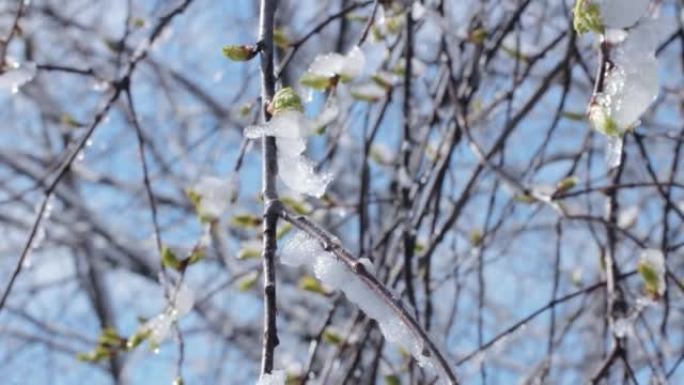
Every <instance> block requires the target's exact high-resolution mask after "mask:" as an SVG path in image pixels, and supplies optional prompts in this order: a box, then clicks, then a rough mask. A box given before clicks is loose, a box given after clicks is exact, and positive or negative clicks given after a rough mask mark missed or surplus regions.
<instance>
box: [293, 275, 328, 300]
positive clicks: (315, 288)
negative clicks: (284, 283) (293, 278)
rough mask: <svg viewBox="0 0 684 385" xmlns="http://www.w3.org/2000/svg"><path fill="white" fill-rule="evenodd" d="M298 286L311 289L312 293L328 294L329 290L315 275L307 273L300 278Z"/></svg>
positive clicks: (307, 289)
mask: <svg viewBox="0 0 684 385" xmlns="http://www.w3.org/2000/svg"><path fill="white" fill-rule="evenodd" d="M297 287H299V288H300V289H302V290H306V291H310V292H312V293H317V294H322V295H327V294H328V290H326V289H325V288H324V287H323V285H322V284H321V283H320V282H319V281H318V280H317V279H316V278H314V277H311V276H308V275H305V276H303V277H302V278H300V279H299V282H298V283H297Z"/></svg>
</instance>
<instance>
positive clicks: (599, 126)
mask: <svg viewBox="0 0 684 385" xmlns="http://www.w3.org/2000/svg"><path fill="white" fill-rule="evenodd" d="M589 122H590V123H591V125H592V127H594V129H595V130H596V131H598V132H600V133H602V134H603V135H607V136H620V135H622V133H621V132H620V128H619V127H618V125H617V122H615V120H613V118H612V117H611V116H610V115H609V114H608V112H607V111H606V109H605V108H604V107H602V106H600V105H598V104H594V105H592V106H591V107H590V108H589Z"/></svg>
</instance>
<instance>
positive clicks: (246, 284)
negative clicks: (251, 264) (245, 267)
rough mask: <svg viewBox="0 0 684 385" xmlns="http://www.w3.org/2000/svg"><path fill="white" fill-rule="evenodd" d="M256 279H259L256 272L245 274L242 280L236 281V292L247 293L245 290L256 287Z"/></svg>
mask: <svg viewBox="0 0 684 385" xmlns="http://www.w3.org/2000/svg"><path fill="white" fill-rule="evenodd" d="M258 278H259V273H258V272H256V271H252V272H250V273H248V274H246V275H245V276H243V277H242V278H240V279H239V280H238V281H237V287H238V290H240V291H247V290H249V289H251V288H253V287H254V286H255V285H256V283H257V280H258Z"/></svg>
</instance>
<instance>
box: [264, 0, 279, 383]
mask: <svg viewBox="0 0 684 385" xmlns="http://www.w3.org/2000/svg"><path fill="white" fill-rule="evenodd" d="M276 2H277V0H261V7H260V19H259V41H260V42H261V47H262V49H261V97H262V103H263V114H264V120H265V121H268V120H269V119H270V118H271V115H270V113H269V112H268V105H269V103H270V102H271V99H272V98H273V95H274V93H275V76H274V73H273V24H274V15H275V9H276V5H277V4H276ZM261 143H262V193H263V196H264V221H263V231H264V236H263V250H262V256H263V272H264V274H263V277H264V336H263V345H262V352H261V374H262V375H263V374H267V373H271V370H273V354H274V351H275V347H276V346H278V332H277V329H276V286H275V267H274V260H275V252H276V248H277V245H276V225H277V223H278V211H279V207H280V204H279V203H280V202H279V201H278V190H277V189H276V176H277V175H278V161H277V158H276V151H277V149H276V141H275V138H274V137H272V136H265V137H263V138H262V142H261Z"/></svg>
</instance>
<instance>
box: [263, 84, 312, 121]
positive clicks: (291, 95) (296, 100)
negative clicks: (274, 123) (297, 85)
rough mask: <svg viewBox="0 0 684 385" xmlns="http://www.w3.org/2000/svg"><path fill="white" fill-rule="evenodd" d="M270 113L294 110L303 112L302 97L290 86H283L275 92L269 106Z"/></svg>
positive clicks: (275, 113)
mask: <svg viewBox="0 0 684 385" xmlns="http://www.w3.org/2000/svg"><path fill="white" fill-rule="evenodd" d="M270 110H271V113H272V114H273V115H277V114H279V113H281V112H283V111H287V110H296V111H299V112H304V107H303V106H302V98H301V97H299V94H297V92H296V91H295V90H294V89H292V87H285V88H282V89H280V90H279V91H278V92H276V94H275V96H274V97H273V101H272V102H271V106H270Z"/></svg>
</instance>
